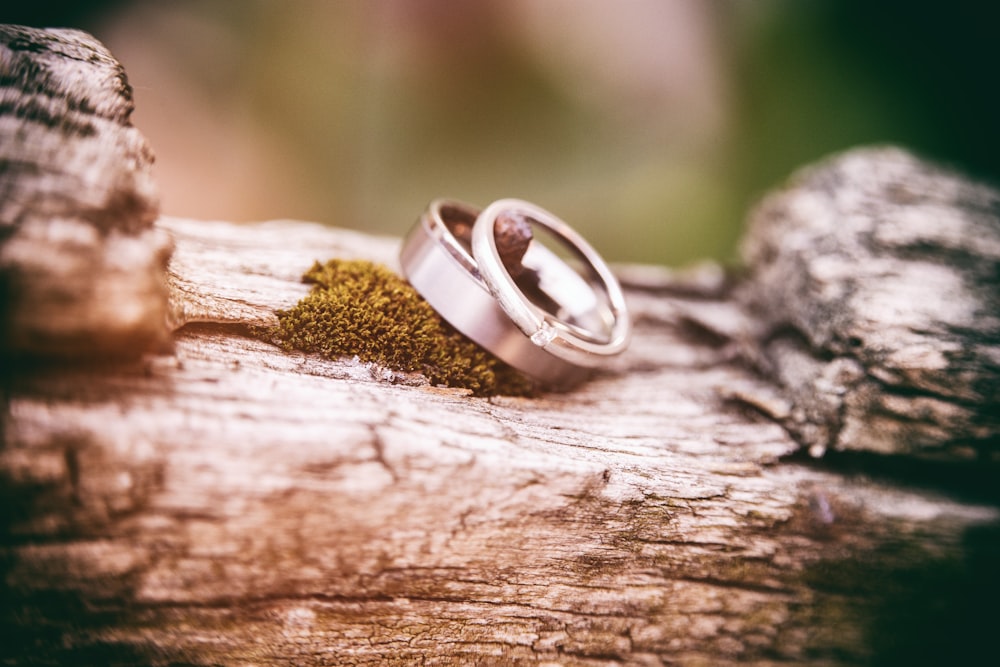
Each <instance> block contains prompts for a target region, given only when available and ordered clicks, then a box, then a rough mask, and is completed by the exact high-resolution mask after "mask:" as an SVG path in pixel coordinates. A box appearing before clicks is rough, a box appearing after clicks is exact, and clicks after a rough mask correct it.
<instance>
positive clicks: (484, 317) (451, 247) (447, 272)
mask: <svg viewBox="0 0 1000 667" xmlns="http://www.w3.org/2000/svg"><path fill="white" fill-rule="evenodd" d="M511 220H513V221H515V224H516V225H520V226H519V227H518V229H519V230H520V239H515V241H518V240H519V241H521V242H522V243H520V244H519V252H518V253H517V255H519V256H517V257H514V256H512V255H511V253H510V252H508V253H507V255H506V256H505V254H504V253H505V250H507V248H505V246H504V244H503V237H502V236H501V237H499V238H500V239H501V240H500V241H499V242H498V236H499V235H498V223H500V226H501V227H502V226H503V223H506V222H509V221H511ZM525 223H527V225H525ZM538 231H541V232H542V233H543V235H545V236H546V237H548V238H549V239H550V243H549V244H548V245H547V244H545V243H542V242H540V240H539V238H538V234H537V232H538ZM549 245H552V246H554V247H555V248H556V249H557V250H558V249H562V250H564V251H566V252H562V253H559V252H555V251H553V249H551V248H550V247H549ZM522 253H523V254H522ZM400 263H401V264H402V268H403V273H404V275H405V276H406V278H407V280H409V282H410V284H411V285H413V287H414V288H415V289H416V290H417V291H418V292H419V293H420V294H421V295H422V296H423V297H424V298H425V299H426V300H427V301H428V303H430V305H431V306H432V307H433V308H434V309H435V310H436V311H437V312H438V314H440V315H441V317H442V318H444V319H445V320H446V321H447V322H448V323H449V324H451V325H452V326H453V327H454V328H455V329H457V330H458V331H459V332H461V333H462V334H464V335H465V336H467V337H468V338H470V339H471V340H473V341H474V342H476V343H478V344H479V345H480V346H481V347H483V348H485V349H486V350H488V351H490V352H491V353H493V354H494V355H495V356H497V357H498V358H500V359H501V360H503V361H505V362H506V363H507V364H509V365H510V366H513V367H514V368H516V369H518V370H520V371H522V372H523V373H525V374H526V375H528V376H530V377H533V378H535V379H536V380H538V381H540V382H541V383H542V384H545V385H548V386H554V387H558V386H568V385H571V384H574V383H576V382H577V381H579V380H580V379H581V378H582V377H584V376H585V375H586V373H587V370H588V369H591V368H594V367H597V366H600V365H601V364H602V363H604V362H605V361H607V360H608V359H609V358H610V357H613V356H614V355H617V354H619V353H621V352H622V351H623V350H624V349H625V348H626V347H627V346H628V342H629V337H630V334H631V322H630V320H629V316H628V311H627V309H626V307H625V298H624V296H623V294H622V289H621V286H620V285H619V284H618V281H617V279H616V278H615V276H614V275H613V274H612V272H611V269H610V268H608V266H607V264H606V263H605V262H604V260H603V259H602V258H601V256H600V255H599V254H598V253H597V252H596V251H595V250H594V249H593V248H592V247H591V246H590V244H588V243H587V242H586V241H585V240H584V239H583V238H582V237H581V236H580V235H579V234H577V233H576V232H575V231H574V230H573V229H572V228H571V227H570V226H569V225H567V224H566V223H565V222H563V221H562V220H560V219H559V218H557V217H556V216H554V215H552V214H551V213H549V212H548V211H546V210H544V209H542V208H540V207H538V206H535V205H534V204H531V203H529V202H526V201H522V200H519V199H501V200H499V201H496V202H493V203H492V204H490V205H489V206H487V207H486V208H485V209H483V210H482V211H480V210H479V209H477V208H476V207H474V206H471V205H469V204H465V203H462V202H459V201H454V200H448V199H438V200H435V201H433V202H431V204H430V205H429V206H428V207H427V210H426V211H425V212H424V214H423V215H422V216H421V217H420V219H419V220H418V221H417V223H416V225H414V227H413V229H412V230H411V231H410V233H409V235H408V236H407V237H406V239H405V240H404V242H403V247H402V250H401V252H400Z"/></svg>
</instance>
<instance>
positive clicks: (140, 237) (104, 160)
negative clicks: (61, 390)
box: [0, 25, 170, 358]
mask: <svg viewBox="0 0 1000 667" xmlns="http://www.w3.org/2000/svg"><path fill="white" fill-rule="evenodd" d="M132 109H133V103H132V89H131V88H130V87H129V85H128V81H127V80H126V77H125V71H124V69H123V68H122V66H121V64H120V63H119V62H118V61H117V60H115V59H114V58H113V57H112V56H111V54H110V53H109V52H108V50H107V49H106V48H104V46H103V45H102V44H101V43H100V42H98V41H97V40H96V39H94V38H93V37H91V36H90V35H88V34H86V33H83V32H80V31H78V30H38V29H33V28H22V27H18V26H4V25H0V339H2V340H3V341H4V343H3V349H4V351H5V352H6V353H7V354H9V355H29V356H34V355H41V356H49V357H51V356H62V357H88V358H93V356H95V355H98V356H101V355H113V356H120V355H133V356H134V355H136V354H139V353H141V352H143V351H146V350H150V349H153V348H156V347H158V346H161V345H164V344H165V343H167V342H168V339H169V329H168V328H167V326H166V320H165V311H166V300H167V292H166V286H165V284H164V281H163V275H164V268H165V265H166V261H167V258H168V257H169V254H170V245H169V238H168V237H166V236H165V235H164V234H162V232H159V231H158V230H156V229H154V228H153V221H154V220H156V217H157V215H158V211H159V202H158V199H157V196H156V188H155V185H154V183H153V180H152V176H151V173H150V167H151V165H152V163H153V154H152V152H151V151H150V149H149V147H148V146H147V144H146V141H145V139H144V138H143V137H142V135H141V134H140V133H139V132H138V130H136V129H135V128H134V127H133V126H132V124H131V121H130V120H129V118H130V116H131V113H132Z"/></svg>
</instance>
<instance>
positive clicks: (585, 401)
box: [2, 219, 997, 665]
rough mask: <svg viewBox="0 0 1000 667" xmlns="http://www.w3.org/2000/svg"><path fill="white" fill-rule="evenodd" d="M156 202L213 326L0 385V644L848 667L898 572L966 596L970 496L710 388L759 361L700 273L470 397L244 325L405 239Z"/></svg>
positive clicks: (973, 505)
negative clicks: (741, 348) (595, 351)
mask: <svg viewBox="0 0 1000 667" xmlns="http://www.w3.org/2000/svg"><path fill="white" fill-rule="evenodd" d="M160 224H161V226H162V228H164V229H166V230H168V231H170V232H171V233H172V234H173V235H174V236H175V239H176V244H177V253H176V258H177V260H178V261H177V264H175V265H174V267H173V269H174V271H175V272H179V271H181V267H182V266H185V267H188V269H190V272H188V270H187V269H185V270H184V272H183V275H182V276H181V275H175V278H174V281H175V284H177V281H179V280H181V279H182V278H183V280H184V281H185V284H187V285H189V286H191V285H200V286H201V287H200V289H201V290H202V291H203V292H204V293H209V292H211V291H212V289H213V288H212V287H211V285H213V284H216V281H218V282H219V284H224V285H226V292H225V294H224V295H222V296H220V297H219V299H218V300H217V301H216V302H215V303H216V305H215V306H213V307H212V308H213V312H214V314H212V313H207V314H206V315H207V316H208V317H209V318H210V319H213V320H216V321H217V322H226V323H223V324H218V323H215V324H197V323H192V324H188V325H186V326H184V327H183V328H182V329H181V330H180V331H179V332H178V334H177V335H176V337H175V351H174V353H173V354H172V355H166V356H154V357H149V358H147V359H146V360H145V362H143V363H141V364H126V365H122V366H117V367H102V368H92V367H88V368H75V369H74V368H60V369H51V370H44V371H39V370H36V371H34V372H32V373H30V374H27V373H26V374H16V375H14V376H13V377H11V378H9V379H8V409H7V418H6V423H5V432H4V436H5V444H4V449H3V457H2V466H3V467H2V470H3V475H4V488H5V489H6V493H7V496H8V498H9V499H12V500H14V499H16V503H9V504H7V507H8V516H7V518H6V521H5V524H4V530H5V532H6V539H7V543H8V546H7V547H6V548H5V549H4V562H5V563H6V567H7V572H6V579H5V580H6V582H7V590H5V591H4V599H5V600H7V604H8V605H9V606H8V608H7V610H6V617H5V619H4V620H5V621H6V622H7V623H8V624H9V629H10V630H12V632H11V634H10V635H9V636H8V638H6V641H5V644H4V645H5V647H6V650H7V651H8V654H7V655H6V656H5V657H6V658H7V659H8V660H11V661H13V662H14V663H15V664H16V663H20V662H31V658H32V657H33V656H43V657H44V658H45V659H47V660H51V661H55V662H64V663H66V664H69V663H74V664H75V663H78V662H79V661H80V660H84V659H87V657H88V656H94V655H97V656H101V659H104V660H108V661H110V662H114V661H118V662H119V663H130V662H138V663H141V664H167V663H169V662H171V661H175V662H176V661H180V662H185V663H189V664H249V663H252V664H307V663H314V664H345V663H347V664H350V663H356V664H384V663H386V662H393V661H396V662H404V663H406V662H421V661H427V662H430V663H435V662H437V663H439V664H461V663H467V662H474V661H477V660H478V661H483V662H487V663H491V664H498V663H499V664H504V663H507V664H511V663H519V662H524V663H532V662H552V663H558V664H581V665H586V664H660V663H661V662H662V663H665V664H666V663H675V664H702V663H705V662H708V663H710V664H727V663H737V662H738V663H751V664H753V663H756V664H769V663H770V662H771V661H773V660H792V661H795V662H798V663H814V664H852V663H856V662H859V661H860V662H864V661H866V660H868V659H869V658H871V657H872V656H873V655H885V654H886V653H885V652H886V651H888V652H889V653H888V654H889V655H893V653H892V652H893V651H896V652H898V651H900V650H902V651H903V655H905V654H906V651H907V650H910V647H911V644H908V643H905V642H903V643H902V644H901V647H900V646H894V645H890V646H887V647H886V646H882V645H881V642H884V638H882V637H880V636H879V635H878V633H880V632H893V633H900V632H904V633H905V632H906V630H905V627H902V626H897V625H896V624H897V622H898V621H897V619H896V618H894V615H895V614H898V613H900V610H903V609H905V605H906V604H908V603H909V600H910V599H911V598H915V599H923V596H939V595H941V594H942V589H944V590H946V591H947V593H946V594H945V596H944V598H943V600H938V602H937V603H938V604H941V605H943V606H944V607H945V608H946V609H947V611H948V613H956V614H960V618H963V619H964V618H967V617H968V614H969V609H970V605H974V604H975V603H976V602H977V600H976V598H975V595H972V594H971V593H970V592H969V591H967V590H966V589H964V588H962V587H963V586H966V585H969V584H970V580H971V579H972V578H974V577H980V578H981V579H980V581H983V582H986V585H987V589H988V585H989V582H990V581H993V580H994V579H990V576H991V575H990V574H989V572H988V571H982V570H983V569H984V568H982V567H981V566H980V565H977V564H973V565H969V564H967V563H966V560H968V559H970V558H973V559H974V558H975V557H977V556H978V557H982V556H981V554H982V553H983V550H984V549H985V550H987V551H988V549H989V548H992V547H995V542H994V541H992V537H991V536H992V535H993V533H991V532H990V531H989V526H992V525H993V524H994V522H995V521H996V519H997V510H996V509H995V508H994V507H992V506H991V505H989V504H983V503H982V501H978V502H976V501H974V499H968V498H967V499H965V500H962V499H961V498H954V497H953V498H951V499H949V498H948V497H947V496H946V495H941V494H940V493H938V492H930V491H927V490H926V489H924V490H921V489H907V488H905V487H902V486H899V485H898V484H896V483H894V482H893V481H892V480H891V479H890V480H869V479H864V478H855V477H852V476H845V475H842V474H838V473H836V472H834V471H828V470H822V469H818V468H816V467H814V466H810V465H805V464H803V463H796V462H794V461H786V462H782V457H784V456H786V455H788V454H790V453H792V452H794V451H795V449H796V447H797V445H796V443H795V442H794V441H793V440H792V439H791V438H790V437H789V436H788V435H787V434H786V432H785V431H784V430H783V429H781V428H780V427H778V426H777V425H775V424H773V423H770V422H768V421H766V420H764V419H762V418H760V417H757V416H755V415H754V413H752V412H747V411H745V410H742V409H741V408H740V407H739V406H738V405H736V404H731V403H726V402H725V401H724V400H722V399H721V398H720V393H719V389H720V388H725V387H727V386H734V385H745V384H747V383H752V382H756V381H757V380H755V379H754V378H753V376H752V375H750V373H749V372H748V371H747V370H746V369H745V368H744V366H743V365H742V364H741V363H739V362H738V361H737V360H736V359H735V357H734V355H733V354H732V353H731V351H730V350H729V348H728V346H726V345H721V346H720V345H719V344H718V343H719V340H718V339H717V338H714V337H707V336H705V335H704V334H703V332H702V331H701V330H700V329H698V328H696V327H694V328H693V325H691V324H689V322H690V320H689V319H688V316H687V315H686V314H690V313H691V312H692V311H699V312H701V313H703V314H705V316H706V317H708V316H709V314H712V315H714V317H715V319H716V320H717V321H726V320H732V321H739V320H740V318H741V315H740V314H739V309H738V307H737V306H736V305H735V304H734V303H732V302H730V301H729V300H728V298H727V297H726V296H725V293H724V292H722V293H719V294H717V295H715V296H712V295H711V294H710V293H699V290H698V289H694V288H691V285H692V284H697V282H698V281H697V280H694V281H689V282H677V281H676V280H674V279H669V278H661V279H659V280H656V279H652V278H650V277H649V276H648V275H647V276H646V279H645V280H644V288H643V289H642V290H635V289H630V290H629V299H630V304H631V307H632V309H633V310H634V312H635V315H636V317H637V320H638V322H637V331H636V338H635V346H634V348H633V349H631V350H630V351H629V353H628V354H627V355H626V356H625V357H624V358H623V359H622V360H621V362H620V363H619V364H618V366H617V367H616V368H614V369H613V370H611V371H609V372H607V373H605V374H604V375H603V376H602V377H599V378H598V379H596V380H595V381H592V382H590V383H588V384H586V385H585V386H583V387H582V388H580V389H579V390H577V391H574V392H572V393H568V394H565V395H547V396H542V397H539V398H535V399H514V398H504V397H495V398H493V399H478V398H472V397H470V396H468V395H466V394H465V393H464V392H461V391H456V390H443V389H435V388H431V387H427V386H419V385H418V386H412V378H406V379H405V381H406V383H404V384H395V383H394V378H393V377H391V376H389V375H387V374H386V373H385V372H384V369H374V368H370V367H368V366H366V365H364V364H361V363H359V362H356V361H352V360H342V361H325V360H322V359H317V358H312V357H307V356H304V355H297V354H286V353H284V352H281V351H279V350H277V349H275V348H273V347H272V346H270V345H268V344H266V343H263V342H260V341H258V340H255V339H253V338H249V337H247V336H246V335H245V327H244V326H243V324H242V322H244V320H243V319H242V318H243V317H244V315H241V314H239V313H264V312H266V311H267V309H268V308H269V307H270V306H269V305H268V304H269V303H270V300H271V299H272V298H273V297H272V296H271V294H273V293H282V292H283V293H286V294H288V295H289V296H292V295H293V294H294V293H295V292H296V291H299V290H301V289H302V288H301V287H300V286H299V285H298V283H297V281H296V280H294V278H293V277H294V276H295V274H296V273H297V272H299V271H304V270H305V269H306V268H308V265H309V264H310V263H311V262H312V261H313V260H314V259H315V258H317V257H324V256H326V255H328V254H331V253H336V254H342V255H348V256H349V255H361V256H367V257H373V258H378V259H389V258H391V257H392V256H393V255H394V253H395V251H396V249H397V247H398V245H397V241H395V240H389V239H373V238H369V237H364V236H361V235H357V234H353V233H346V232H340V231H337V230H330V229H323V228H319V227H318V226H314V225H307V224H302V223H288V222H286V223H274V224H266V225H250V226H247V225H228V224H224V223H197V222H193V221H184V220H169V219H164V220H162V221H161V223H160ZM278 237H280V238H282V239H285V242H284V243H280V242H278V241H277V240H276V239H277V238H278ZM237 247H238V248H239V252H238V253H237V252H234V249H235V248H237ZM220 258H225V259H224V261H223V262H222V263H221V264H220V263H219V261H218V260H219V259H220ZM269 266H271V267H281V268H280V270H277V271H275V270H272V269H270V268H268V267H269ZM198 267H203V268H202V269H199V268H198ZM199 271H201V273H199ZM281 274H287V275H288V278H287V279H283V278H281ZM206 280H211V281H212V282H205V281H206ZM285 280H287V286H286V287H283V288H279V287H278V285H281V284H282V282H283V281H285ZM266 284H270V285H271V287H270V288H266V287H265V285H266ZM188 294H190V289H189V291H188ZM178 298H179V299H182V300H184V299H187V298H188V297H187V296H186V295H179V296H178ZM293 298H294V297H293ZM216 309H217V310H216ZM227 313H229V314H227ZM255 317H256V316H254V315H250V316H249V317H248V318H247V320H248V321H255V320H254V318H255ZM264 319H265V318H260V319H259V320H256V321H264ZM983 535H985V536H986V537H983ZM984 545H985V546H984ZM984 576H985V577H986V578H985V579H982V577H984ZM921 577H929V578H930V583H929V584H925V583H924V582H922V581H920V579H921ZM940 577H943V580H942V579H940ZM911 579H912V581H911ZM925 585H927V586H929V588H928V589H926V590H924V588H923V587H924V586H925ZM950 587H956V588H954V590H953V589H952V588H950ZM956 591H957V592H956ZM970 595H972V596H971V597H970ZM908 613H914V612H912V611H911V612H908ZM934 613H935V614H936V613H937V612H934ZM918 616H919V618H918V619H916V620H917V621H920V622H927V619H926V618H924V617H923V616H922V615H920V614H918ZM897 636H898V635H897ZM906 637H907V640H908V641H918V640H920V638H919V637H916V638H914V637H913V636H912V635H911V634H906ZM938 639H939V640H942V641H944V645H946V646H948V647H949V650H956V648H955V647H952V646H951V644H950V643H949V642H948V641H945V640H944V639H943V638H941V637H940V636H938ZM972 646H974V647H977V646H979V645H978V644H973V645H972ZM958 649H961V647H958ZM880 651H881V653H880Z"/></svg>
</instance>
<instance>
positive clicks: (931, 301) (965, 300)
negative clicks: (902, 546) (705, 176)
mask: <svg viewBox="0 0 1000 667" xmlns="http://www.w3.org/2000/svg"><path fill="white" fill-rule="evenodd" d="M743 250H744V253H743V255H744V259H745V262H746V265H747V267H748V273H749V275H748V276H747V279H746V280H745V281H744V282H743V284H742V285H741V286H740V288H739V297H738V298H739V299H740V301H741V302H743V303H744V304H746V306H747V307H748V309H749V310H750V312H751V317H750V318H749V319H750V321H751V322H752V324H753V326H754V327H755V328H756V331H755V332H754V333H753V339H754V342H753V344H752V346H751V349H752V351H753V354H754V356H755V357H756V359H757V360H758V361H759V362H760V363H758V366H759V367H760V368H762V370H763V372H764V373H765V374H766V375H768V376H769V377H770V378H772V379H773V380H774V381H775V383H776V384H777V385H778V386H779V387H780V388H781V390H780V391H781V398H780V400H779V401H778V402H777V404H775V403H772V402H769V401H767V400H764V401H761V402H760V403H761V404H762V405H767V406H771V407H772V408H773V409H770V408H769V409H768V411H769V412H770V413H771V414H772V415H773V416H775V417H777V418H779V419H780V420H781V421H782V422H783V423H784V424H786V426H788V427H789V428H790V429H791V430H792V431H793V432H794V433H795V434H796V435H797V436H798V437H799V438H800V439H801V440H803V441H804V442H805V443H807V444H808V445H810V446H811V447H813V450H814V452H816V453H820V452H822V451H824V450H825V449H827V448H832V449H836V450H863V451H874V452H880V453H891V454H913V455H920V456H927V457H934V458H938V459H941V458H947V459H960V458H970V457H971V458H975V457H977V456H984V457H987V458H996V457H997V455H998V454H1000V450H998V448H997V444H998V440H997V434H998V433H1000V409H998V406H1000V193H998V192H997V191H996V190H993V189H991V188H989V187H986V186H983V185H978V184H975V183H971V182H969V181H968V180H966V179H963V178H961V177H959V176H957V175H955V174H952V173H949V172H946V171H944V170H942V169H940V168H937V167H934V166H932V165H929V164H927V163H926V162H922V161H920V160H918V159H916V158H914V157H913V156H912V155H909V154H908V153H906V152H904V151H901V150H899V149H895V148H885V149H871V150H863V151H854V152H850V153H847V154H845V155H842V156H838V157H837V158H836V159H832V160H829V161H827V162H825V163H823V164H821V165H818V166H815V167H811V168H809V169H805V170H803V171H802V172H801V173H799V174H797V175H796V176H795V177H794V178H793V179H792V180H791V181H790V183H789V185H788V186H787V187H786V188H785V189H783V190H781V191H779V192H776V193H774V194H772V195H771V196H769V197H768V198H767V199H766V200H765V201H764V202H763V203H762V204H761V205H760V206H759V207H758V208H757V210H756V211H755V212H754V214H753V215H752V216H751V219H750V230H749V232H748V233H747V235H746V237H745V240H744V243H743Z"/></svg>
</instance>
